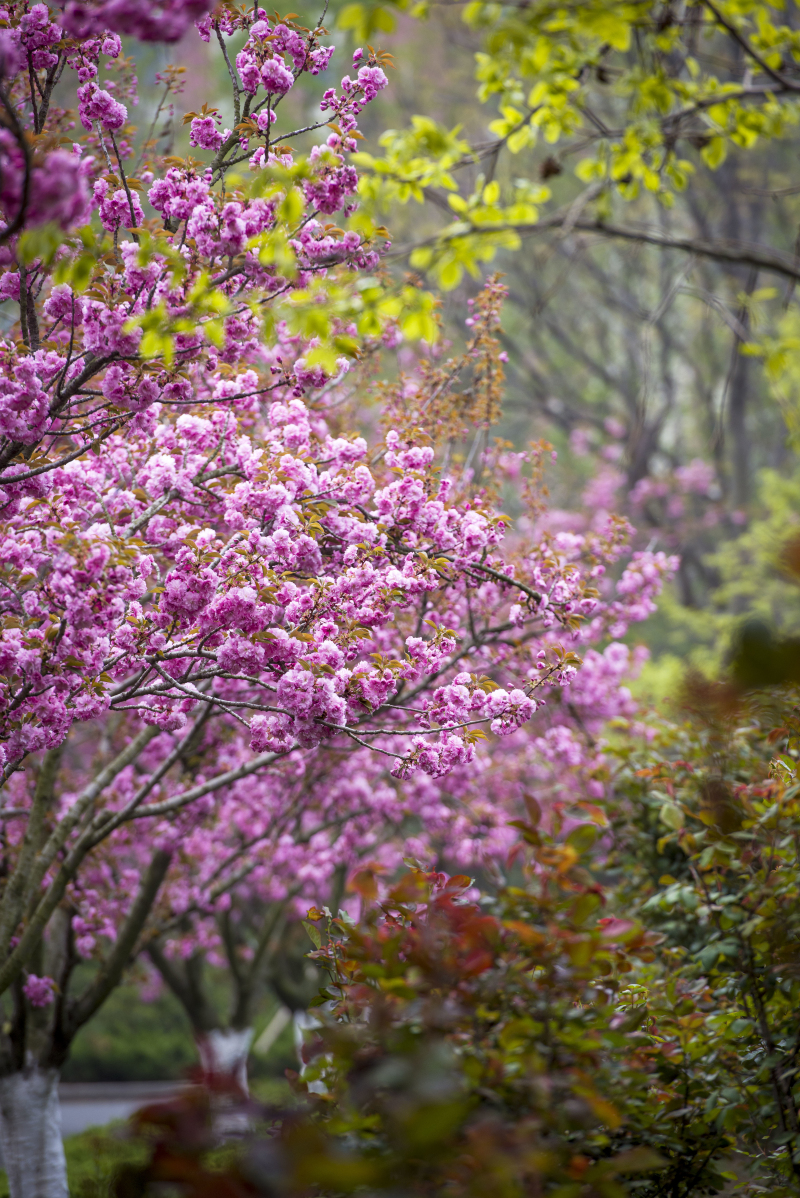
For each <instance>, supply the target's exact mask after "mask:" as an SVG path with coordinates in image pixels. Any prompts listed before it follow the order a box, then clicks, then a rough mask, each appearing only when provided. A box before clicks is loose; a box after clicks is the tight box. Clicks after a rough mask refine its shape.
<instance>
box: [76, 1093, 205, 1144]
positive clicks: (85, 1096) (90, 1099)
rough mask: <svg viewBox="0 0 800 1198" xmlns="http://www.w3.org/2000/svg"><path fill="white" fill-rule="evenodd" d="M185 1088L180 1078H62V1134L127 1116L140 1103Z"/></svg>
mask: <svg viewBox="0 0 800 1198" xmlns="http://www.w3.org/2000/svg"><path fill="white" fill-rule="evenodd" d="M182 1088H183V1087H182V1084H181V1083H180V1082H62V1083H61V1085H60V1086H59V1087H58V1096H59V1098H60V1100H61V1130H62V1134H63V1135H64V1137H66V1136H76V1135H77V1134H78V1133H79V1132H82V1131H85V1130H86V1128H87V1127H102V1126H103V1125H104V1124H106V1123H111V1122H113V1120H115V1119H127V1118H128V1117H129V1116H130V1115H132V1114H133V1112H134V1111H135V1110H137V1109H138V1108H139V1107H140V1106H145V1104H146V1103H149V1102H158V1100H159V1099H162V1098H168V1097H169V1096H170V1095H172V1094H176V1093H178V1092H179V1091H180V1090H181V1089H182Z"/></svg>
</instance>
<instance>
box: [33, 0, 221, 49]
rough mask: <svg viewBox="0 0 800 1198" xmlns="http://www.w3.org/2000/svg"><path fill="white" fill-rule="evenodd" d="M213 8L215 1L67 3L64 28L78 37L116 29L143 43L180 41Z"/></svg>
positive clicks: (93, 0)
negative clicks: (192, 25)
mask: <svg viewBox="0 0 800 1198" xmlns="http://www.w3.org/2000/svg"><path fill="white" fill-rule="evenodd" d="M42 7H43V6H42ZM212 7H213V5H212V2H211V0H161V2H160V3H158V2H156V3H153V0H67V3H66V5H65V8H64V25H65V27H66V29H67V32H68V33H69V34H70V35H71V36H72V37H77V38H89V37H96V36H97V35H98V34H102V33H105V32H106V31H107V30H113V31H114V32H115V33H121V34H123V35H127V36H129V37H135V38H138V39H139V40H140V41H143V42H177V41H179V40H180V38H182V37H183V35H184V34H185V33H186V31H187V29H188V28H189V27H190V25H191V24H192V22H194V21H197V20H199V19H200V18H201V17H203V16H204V15H205V14H206V13H207V12H208V10H209V9H210V8H212Z"/></svg>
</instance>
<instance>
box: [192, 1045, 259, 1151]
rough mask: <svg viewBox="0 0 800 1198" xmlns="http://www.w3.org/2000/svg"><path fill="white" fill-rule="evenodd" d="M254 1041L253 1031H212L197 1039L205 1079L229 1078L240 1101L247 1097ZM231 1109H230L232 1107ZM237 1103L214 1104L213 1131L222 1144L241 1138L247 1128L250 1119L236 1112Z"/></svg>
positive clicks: (223, 1098) (221, 1100)
mask: <svg viewBox="0 0 800 1198" xmlns="http://www.w3.org/2000/svg"><path fill="white" fill-rule="evenodd" d="M252 1040H253V1029H252V1028H251V1027H248V1028H245V1029H244V1030H243V1031H233V1029H232V1028H226V1029H224V1030H223V1029H222V1028H215V1029H214V1031H212V1032H206V1034H205V1035H203V1036H200V1037H198V1040H197V1047H198V1050H199V1052H200V1063H201V1065H202V1067H203V1073H204V1074H205V1076H206V1078H207V1079H208V1080H209V1081H211V1082H213V1080H214V1079H217V1080H225V1079H228V1078H232V1079H233V1080H234V1081H235V1082H236V1085H237V1087H238V1088H239V1090H240V1091H241V1094H242V1097H243V1098H248V1097H249V1096H250V1090H249V1088H248V1085H247V1057H248V1055H249V1052H250V1044H251V1043H252ZM232 1106H233V1109H231V1107H232ZM236 1106H237V1100H236V1099H234V1098H232V1097H229V1096H223V1095H218V1096H217V1098H216V1100H215V1102H214V1110H215V1114H214V1131H215V1132H216V1134H217V1135H218V1136H219V1138H220V1139H221V1140H230V1139H231V1138H236V1137H237V1136H243V1135H245V1134H246V1133H247V1131H248V1130H249V1128H250V1118H249V1116H248V1115H247V1114H246V1113H245V1112H244V1111H242V1110H237V1109H236Z"/></svg>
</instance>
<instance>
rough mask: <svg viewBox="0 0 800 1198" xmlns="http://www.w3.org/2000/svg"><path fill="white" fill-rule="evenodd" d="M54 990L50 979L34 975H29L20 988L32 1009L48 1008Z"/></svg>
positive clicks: (54, 987)
mask: <svg viewBox="0 0 800 1198" xmlns="http://www.w3.org/2000/svg"><path fill="white" fill-rule="evenodd" d="M55 990H56V985H55V982H54V981H53V979H52V978H48V977H44V978H40V977H37V976H36V974H35V973H29V974H28V976H27V977H26V979H25V981H24V983H23V986H22V992H23V994H24V995H25V997H26V998H27V1000H28V1002H29V1003H30V1004H31V1006H32V1007H49V1006H50V1003H51V1002H52V1001H53V998H54V997H55Z"/></svg>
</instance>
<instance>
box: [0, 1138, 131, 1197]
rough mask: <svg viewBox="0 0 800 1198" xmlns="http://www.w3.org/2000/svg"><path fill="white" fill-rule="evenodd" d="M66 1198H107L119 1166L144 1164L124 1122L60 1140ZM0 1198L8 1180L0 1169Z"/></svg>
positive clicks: (6, 1188)
mask: <svg viewBox="0 0 800 1198" xmlns="http://www.w3.org/2000/svg"><path fill="white" fill-rule="evenodd" d="M64 1152H65V1154H66V1157H67V1176H68V1178H69V1192H70V1198H111V1195H112V1189H111V1183H112V1181H113V1178H114V1174H115V1172H116V1170H117V1169H118V1168H119V1167H120V1166H121V1165H128V1164H130V1165H136V1164H144V1162H145V1160H146V1159H147V1146H146V1145H145V1144H143V1143H142V1142H141V1141H137V1140H133V1139H130V1138H128V1137H127V1135H126V1125H125V1124H124V1123H110V1124H109V1125H108V1126H107V1127H93V1128H92V1127H90V1128H88V1129H87V1130H86V1131H84V1132H81V1134H80V1135H79V1136H70V1137H69V1138H68V1139H66V1140H65V1141H64ZM0 1198H9V1192H8V1178H7V1177H6V1174H5V1172H4V1171H3V1170H0Z"/></svg>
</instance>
